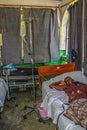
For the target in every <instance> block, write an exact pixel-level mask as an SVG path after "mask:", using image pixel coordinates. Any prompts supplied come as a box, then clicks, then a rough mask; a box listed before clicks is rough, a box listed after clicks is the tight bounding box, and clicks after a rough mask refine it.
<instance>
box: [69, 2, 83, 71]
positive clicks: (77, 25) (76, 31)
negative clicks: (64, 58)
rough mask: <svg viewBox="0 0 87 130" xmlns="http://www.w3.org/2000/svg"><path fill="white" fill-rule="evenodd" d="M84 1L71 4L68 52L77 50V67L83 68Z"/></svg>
mask: <svg viewBox="0 0 87 130" xmlns="http://www.w3.org/2000/svg"><path fill="white" fill-rule="evenodd" d="M82 5H83V3H82V1H78V2H76V3H75V4H74V5H72V6H70V7H69V9H68V11H69V15H70V21H69V43H68V53H70V52H71V51H72V49H74V50H75V51H76V52H77V58H76V62H75V63H76V69H77V70H81V69H82Z"/></svg>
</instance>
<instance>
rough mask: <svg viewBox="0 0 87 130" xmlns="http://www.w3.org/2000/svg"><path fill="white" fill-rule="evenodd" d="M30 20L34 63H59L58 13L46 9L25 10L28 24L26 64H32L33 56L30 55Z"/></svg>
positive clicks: (25, 52)
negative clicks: (30, 22)
mask: <svg viewBox="0 0 87 130" xmlns="http://www.w3.org/2000/svg"><path fill="white" fill-rule="evenodd" d="M30 18H31V19H32V44H33V50H34V51H33V52H34V62H35V63H43V62H51V61H58V60H59V54H58V32H57V31H58V22H57V13H56V11H54V10H52V9H46V8H43V9H40V8H37V9H35V8H29V9H28V8H24V21H25V22H26V38H25V44H24V46H25V49H24V62H25V63H30V62H31V55H32V54H30V53H31V49H30V24H29V20H30Z"/></svg>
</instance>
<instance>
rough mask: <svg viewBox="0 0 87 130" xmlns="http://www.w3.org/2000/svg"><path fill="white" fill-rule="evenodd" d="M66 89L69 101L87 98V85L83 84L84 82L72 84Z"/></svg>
mask: <svg viewBox="0 0 87 130" xmlns="http://www.w3.org/2000/svg"><path fill="white" fill-rule="evenodd" d="M64 91H65V92H66V93H67V95H68V96H69V102H72V101H73V100H75V99H80V98H86V99H87V85H83V84H78V85H70V86H69V87H68V88H67V89H65V90H64Z"/></svg>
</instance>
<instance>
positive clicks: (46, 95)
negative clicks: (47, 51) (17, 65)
mask: <svg viewBox="0 0 87 130" xmlns="http://www.w3.org/2000/svg"><path fill="white" fill-rule="evenodd" d="M66 76H70V77H72V78H73V79H74V80H75V81H79V82H82V83H85V84H87V77H85V76H84V75H83V73H82V72H81V71H74V72H68V73H65V74H61V75H59V76H56V77H55V78H52V79H51V80H48V81H45V82H43V84H42V98H43V103H42V106H43V107H44V108H45V109H46V111H47V115H48V117H50V118H52V119H53V123H54V124H57V118H58V116H59V114H60V113H61V112H62V111H63V107H62V104H68V96H67V95H66V93H65V92H64V91H58V90H55V89H51V88H49V85H50V84H51V83H52V82H56V81H59V80H64V78H65V77H66ZM64 106H65V109H67V107H68V105H64ZM71 122H72V121H71V120H69V119H67V118H66V117H65V116H63V115H61V116H60V118H59V122H58V126H59V128H60V130H75V129H77V130H85V129H84V128H82V127H81V126H79V125H75V124H74V122H72V123H71Z"/></svg>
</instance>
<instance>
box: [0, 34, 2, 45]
mask: <svg viewBox="0 0 87 130" xmlns="http://www.w3.org/2000/svg"><path fill="white" fill-rule="evenodd" d="M2 44H3V43H2V33H0V46H2Z"/></svg>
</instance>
